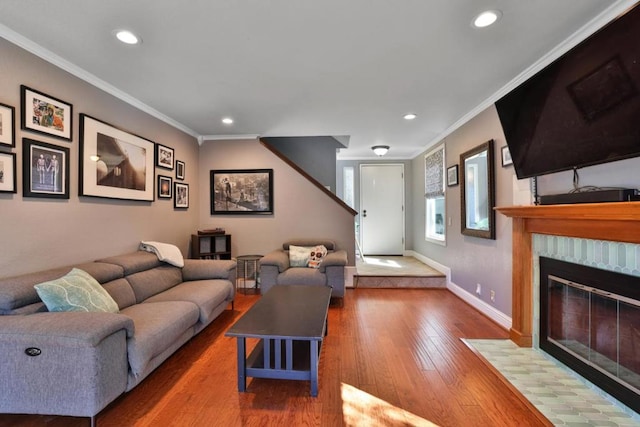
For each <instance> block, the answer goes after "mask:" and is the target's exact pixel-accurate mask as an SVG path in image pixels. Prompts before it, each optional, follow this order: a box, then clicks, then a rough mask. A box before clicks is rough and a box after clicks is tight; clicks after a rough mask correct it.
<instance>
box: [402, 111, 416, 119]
mask: <svg viewBox="0 0 640 427" xmlns="http://www.w3.org/2000/svg"><path fill="white" fill-rule="evenodd" d="M402 117H404V119H405V120H413V119H415V118H416V117H418V116H417V115H415V114H414V113H408V114H405V115H404V116H402Z"/></svg>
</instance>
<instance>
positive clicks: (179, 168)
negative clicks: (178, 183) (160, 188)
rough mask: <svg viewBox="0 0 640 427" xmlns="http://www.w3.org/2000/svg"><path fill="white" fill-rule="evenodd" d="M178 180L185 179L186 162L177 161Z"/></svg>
mask: <svg viewBox="0 0 640 427" xmlns="http://www.w3.org/2000/svg"><path fill="white" fill-rule="evenodd" d="M176 179H184V162H181V161H180V160H176Z"/></svg>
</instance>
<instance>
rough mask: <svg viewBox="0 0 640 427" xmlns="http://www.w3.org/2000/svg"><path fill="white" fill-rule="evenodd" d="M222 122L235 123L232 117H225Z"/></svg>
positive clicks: (226, 123)
mask: <svg viewBox="0 0 640 427" xmlns="http://www.w3.org/2000/svg"><path fill="white" fill-rule="evenodd" d="M222 123H224V124H225V125H230V124H233V119H232V118H231V117H225V118H224V119H222Z"/></svg>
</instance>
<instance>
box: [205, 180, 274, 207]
mask: <svg viewBox="0 0 640 427" xmlns="http://www.w3.org/2000/svg"><path fill="white" fill-rule="evenodd" d="M210 181H211V182H210V184H211V188H210V191H211V215H270V214H273V169H233V170H212V171H211V172H210Z"/></svg>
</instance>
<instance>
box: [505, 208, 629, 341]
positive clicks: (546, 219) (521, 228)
mask: <svg viewBox="0 0 640 427" xmlns="http://www.w3.org/2000/svg"><path fill="white" fill-rule="evenodd" d="M496 210H497V211H498V212H500V213H501V214H503V215H505V216H507V217H510V218H512V220H513V238H512V252H513V269H512V287H513V289H512V306H511V310H512V315H511V317H512V326H511V330H510V332H509V335H510V338H511V340H512V341H513V342H515V343H516V344H517V345H519V346H521V347H531V346H532V345H533V344H534V341H533V339H534V332H535V331H534V327H535V328H536V329H537V326H534V325H535V323H534V322H537V320H538V319H537V318H536V319H535V320H534V314H535V313H536V311H537V310H535V309H534V308H535V307H537V304H538V301H539V300H538V299H537V295H536V298H534V290H535V286H534V285H535V283H534V280H537V276H534V273H537V268H536V266H535V263H534V257H535V256H536V255H537V254H536V253H535V252H534V247H533V240H534V239H533V236H534V234H535V235H547V236H564V237H574V238H579V239H591V240H602V241H606V242H607V243H609V242H622V243H633V244H640V202H620V203H588V204H586V203H585V204H576V205H545V206H509V207H499V208H496ZM538 239H540V237H536V240H537V241H536V243H537V245H538V246H539V247H543V246H546V245H543V244H541V243H539V242H541V241H542V240H538ZM572 243H573V242H572ZM587 246H588V245H587ZM631 248H633V249H636V248H635V245H631V246H628V245H625V251H624V252H625V254H626V253H627V252H628V251H627V249H631ZM635 252H637V250H636V251H635ZM587 257H588V256H587ZM578 262H579V261H578ZM597 262H600V263H601V264H605V265H604V266H603V267H601V268H605V269H606V268H607V266H606V265H608V264H609V261H607V262H602V260H600V261H597ZM625 262H626V261H625ZM635 262H636V263H638V260H637V255H636V259H635ZM638 267H639V266H638V265H636V266H635V269H636V271H633V269H632V270H631V271H630V272H629V273H627V274H633V273H637V269H638ZM534 277H536V278H535V279H534ZM536 317H537V316H536ZM536 344H537V343H536Z"/></svg>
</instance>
